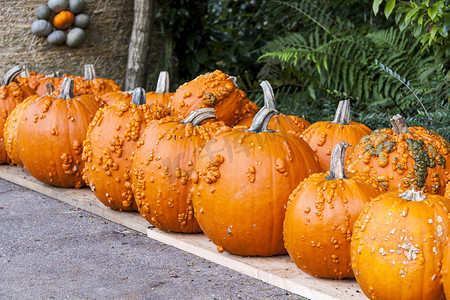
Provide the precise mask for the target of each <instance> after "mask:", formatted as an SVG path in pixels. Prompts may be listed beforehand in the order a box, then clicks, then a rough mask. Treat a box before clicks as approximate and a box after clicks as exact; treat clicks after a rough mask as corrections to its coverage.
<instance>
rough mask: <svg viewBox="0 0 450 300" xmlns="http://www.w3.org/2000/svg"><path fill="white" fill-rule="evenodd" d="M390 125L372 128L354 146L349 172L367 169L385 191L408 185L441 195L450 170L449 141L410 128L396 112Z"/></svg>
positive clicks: (420, 128) (434, 134) (421, 128)
mask: <svg viewBox="0 0 450 300" xmlns="http://www.w3.org/2000/svg"><path fill="white" fill-rule="evenodd" d="M391 123H392V126H393V128H392V129H389V128H384V129H378V130H375V131H374V132H373V133H372V134H369V135H367V136H365V137H364V138H363V139H362V140H361V142H360V143H359V144H358V145H357V146H356V147H355V150H354V152H353V153H352V154H351V156H350V158H349V161H348V171H349V172H368V173H370V175H371V176H373V177H375V178H376V179H377V180H378V181H379V182H380V183H381V184H382V185H383V186H384V187H385V188H386V190H388V191H396V190H398V189H401V190H406V189H409V188H416V189H420V190H422V191H423V192H425V193H430V194H439V195H444V190H445V185H446V183H447V181H448V176H449V175H448V174H449V171H450V163H449V162H450V144H449V143H448V142H447V141H446V140H445V139H444V138H442V137H441V136H440V135H438V134H437V133H436V132H434V131H431V130H428V129H425V128H423V127H409V128H408V125H407V124H406V122H405V120H404V119H403V118H402V117H401V116H400V115H396V116H394V117H393V118H392V119H391Z"/></svg>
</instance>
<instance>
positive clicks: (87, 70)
mask: <svg viewBox="0 0 450 300" xmlns="http://www.w3.org/2000/svg"><path fill="white" fill-rule="evenodd" d="M93 79H95V69H94V65H93V64H87V65H84V80H85V81H88V80H93Z"/></svg>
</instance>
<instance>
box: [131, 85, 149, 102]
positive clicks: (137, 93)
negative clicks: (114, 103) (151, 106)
mask: <svg viewBox="0 0 450 300" xmlns="http://www.w3.org/2000/svg"><path fill="white" fill-rule="evenodd" d="M131 103H134V104H136V105H143V104H145V103H147V99H146V97H145V90H144V89H143V88H140V87H138V88H135V89H134V91H133V97H132V98H131Z"/></svg>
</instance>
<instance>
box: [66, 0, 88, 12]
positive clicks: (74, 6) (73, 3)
mask: <svg viewBox="0 0 450 300" xmlns="http://www.w3.org/2000/svg"><path fill="white" fill-rule="evenodd" d="M83 8H84V2H83V1H81V0H69V11H71V12H72V13H73V14H74V15H76V14H78V13H80V12H81V11H82V10H83Z"/></svg>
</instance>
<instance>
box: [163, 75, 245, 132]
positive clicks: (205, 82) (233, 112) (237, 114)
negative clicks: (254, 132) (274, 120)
mask: <svg viewBox="0 0 450 300" xmlns="http://www.w3.org/2000/svg"><path fill="white" fill-rule="evenodd" d="M205 107H212V108H214V111H215V113H216V117H217V120H218V121H223V122H225V124H226V125H229V126H232V125H234V124H236V123H237V122H238V121H239V120H240V119H242V117H243V115H244V114H245V113H247V112H248V111H249V110H250V104H249V102H248V99H247V96H246V95H245V93H244V92H243V91H241V90H240V89H239V88H238V87H237V85H236V84H235V78H234V77H232V76H229V75H227V74H225V73H223V72H222V71H220V70H216V71H214V72H211V73H206V74H203V75H200V76H198V77H197V78H195V79H194V80H191V81H189V82H186V83H185V84H183V85H181V86H180V87H179V88H178V89H177V90H176V91H175V94H174V95H173V96H172V101H171V103H170V110H171V114H172V116H174V117H177V118H179V119H184V118H186V117H187V116H188V115H189V114H190V113H191V112H192V111H194V110H197V109H199V108H205Z"/></svg>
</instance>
